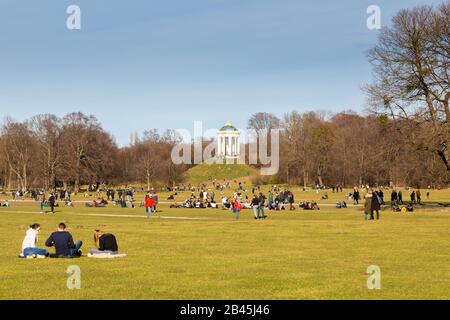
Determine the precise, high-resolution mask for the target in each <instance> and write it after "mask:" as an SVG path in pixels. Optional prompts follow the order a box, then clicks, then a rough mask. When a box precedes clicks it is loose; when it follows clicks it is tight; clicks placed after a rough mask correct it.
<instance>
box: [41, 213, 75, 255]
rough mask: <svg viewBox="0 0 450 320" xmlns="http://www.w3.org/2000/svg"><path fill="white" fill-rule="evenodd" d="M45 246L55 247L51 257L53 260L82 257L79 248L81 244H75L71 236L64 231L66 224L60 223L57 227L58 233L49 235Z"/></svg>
mask: <svg viewBox="0 0 450 320" xmlns="http://www.w3.org/2000/svg"><path fill="white" fill-rule="evenodd" d="M45 245H46V246H47V247H53V246H54V247H55V251H56V254H55V255H54V256H53V257H55V258H79V257H81V255H82V252H81V251H80V248H81V246H82V245H83V242H82V241H78V242H77V243H76V244H75V243H74V242H73V237H72V235H71V234H70V233H69V232H68V231H66V224H65V223H62V222H61V223H60V224H59V225H58V231H56V232H53V233H52V234H51V236H50V238H48V239H47V241H46V242H45Z"/></svg>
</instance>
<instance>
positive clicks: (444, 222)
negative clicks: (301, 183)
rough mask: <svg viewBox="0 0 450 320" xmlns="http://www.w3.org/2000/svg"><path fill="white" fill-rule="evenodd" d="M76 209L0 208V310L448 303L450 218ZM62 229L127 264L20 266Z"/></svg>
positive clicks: (350, 212) (443, 213)
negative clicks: (220, 302) (76, 271)
mask: <svg viewBox="0 0 450 320" xmlns="http://www.w3.org/2000/svg"><path fill="white" fill-rule="evenodd" d="M447 193H448V191H441V192H439V198H440V199H445V197H446V194H447ZM330 194H331V193H330ZM314 195H315V193H313V192H310V194H308V195H307V196H306V195H303V196H302V195H301V194H300V193H299V194H298V197H304V198H306V199H307V200H309V199H310V198H313V196H314ZM341 196H342V195H339V196H338V195H336V196H333V198H332V199H331V200H330V202H332V201H334V200H335V198H334V197H336V199H340V197H341ZM77 205H78V206H79V208H75V209H66V208H61V209H60V211H59V212H58V213H57V214H56V215H55V216H51V215H45V216H44V215H40V214H39V213H37V211H38V210H37V206H36V205H35V204H33V205H30V204H20V203H13V207H12V208H0V217H1V222H2V223H1V225H0V252H1V253H2V254H1V256H0V275H1V278H0V281H1V285H0V299H448V298H450V263H449V261H450V259H449V257H450V233H449V232H448V230H449V225H450V209H443V208H435V207H430V208H428V209H420V210H418V211H416V212H415V213H414V214H408V215H405V214H394V213H392V212H390V211H389V210H388V211H385V212H383V213H382V220H381V221H379V222H365V221H363V219H362V218H363V217H362V212H361V209H354V208H349V209H342V210H338V209H334V208H333V207H322V210H321V211H320V212H310V211H303V210H302V211H300V210H298V209H297V211H295V212H293V213H289V212H277V213H269V219H268V220H266V221H255V220H253V219H252V215H251V212H250V211H244V212H243V213H242V218H241V220H240V221H235V220H234V216H233V215H232V214H231V213H229V212H226V211H222V210H215V209H169V208H168V207H167V206H162V208H161V209H162V210H163V211H162V212H161V213H158V216H159V217H156V218H154V219H151V220H148V219H145V218H144V216H145V213H144V210H143V209H140V208H136V209H119V208H114V207H110V208H83V207H82V205H81V204H77ZM114 215H120V216H114ZM185 218H197V220H193V219H185ZM60 221H64V222H66V223H67V224H68V226H69V229H70V230H69V231H70V232H71V233H72V234H73V235H74V238H76V240H77V239H81V240H83V241H84V242H85V245H84V250H85V251H86V249H87V248H89V247H91V246H93V241H92V235H93V234H92V233H93V230H94V229H97V228H101V229H103V230H105V231H108V232H112V233H114V234H115V235H116V236H117V238H118V241H119V246H120V249H121V251H122V252H123V253H126V254H127V255H128V256H127V257H126V258H123V259H118V260H101V259H99V260H95V259H89V258H87V257H83V258H81V259H74V260H57V259H47V260H26V259H18V258H17V255H18V254H19V252H20V247H21V242H22V239H23V236H24V233H25V230H26V227H27V226H28V225H30V224H31V223H34V222H38V223H40V224H41V225H42V228H43V231H42V235H41V239H40V240H39V243H38V246H40V247H42V246H43V242H44V241H45V240H46V237H47V236H48V235H49V234H50V233H51V232H52V231H53V230H54V229H55V227H56V224H57V223H58V222H60ZM70 265H78V266H79V267H80V268H81V282H82V284H81V290H74V291H73V290H69V289H67V287H66V281H67V277H68V275H67V274H66V270H67V268H68V266H70ZM370 265H378V266H379V267H380V268H381V272H382V289H381V290H378V291H371V290H368V289H367V286H366V282H367V278H368V275H366V270H367V268H368V267H369V266H370Z"/></svg>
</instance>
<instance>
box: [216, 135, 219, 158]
mask: <svg viewBox="0 0 450 320" xmlns="http://www.w3.org/2000/svg"><path fill="white" fill-rule="evenodd" d="M219 156H220V136H218V137H217V149H216V157H219Z"/></svg>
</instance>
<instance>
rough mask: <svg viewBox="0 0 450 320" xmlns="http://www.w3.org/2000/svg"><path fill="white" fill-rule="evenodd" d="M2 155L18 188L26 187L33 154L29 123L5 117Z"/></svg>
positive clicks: (23, 188)
mask: <svg viewBox="0 0 450 320" xmlns="http://www.w3.org/2000/svg"><path fill="white" fill-rule="evenodd" d="M2 135H3V149H4V157H5V160H6V163H7V165H8V168H9V170H10V172H11V173H12V174H14V175H15V176H16V178H17V185H18V188H19V189H22V190H23V191H25V190H26V189H27V188H28V174H29V171H30V166H31V163H32V156H33V154H34V151H35V150H34V146H35V144H34V141H33V137H32V135H31V132H30V129H29V123H28V122H25V123H19V122H14V121H12V120H11V119H7V120H6V123H5V124H4V126H3V129H2Z"/></svg>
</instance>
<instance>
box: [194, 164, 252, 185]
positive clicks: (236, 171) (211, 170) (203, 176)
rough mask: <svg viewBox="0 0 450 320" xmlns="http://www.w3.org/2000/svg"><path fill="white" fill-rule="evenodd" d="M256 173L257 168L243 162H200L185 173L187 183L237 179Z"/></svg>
mask: <svg viewBox="0 0 450 320" xmlns="http://www.w3.org/2000/svg"><path fill="white" fill-rule="evenodd" d="M256 173H257V170H256V169H254V168H252V167H250V166H248V165H245V164H200V165H197V166H195V167H193V168H191V169H189V171H188V172H187V174H186V181H188V182H189V183H193V184H195V183H201V182H208V180H210V179H211V178H212V179H217V180H221V179H239V178H248V177H250V176H252V175H254V174H256Z"/></svg>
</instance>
